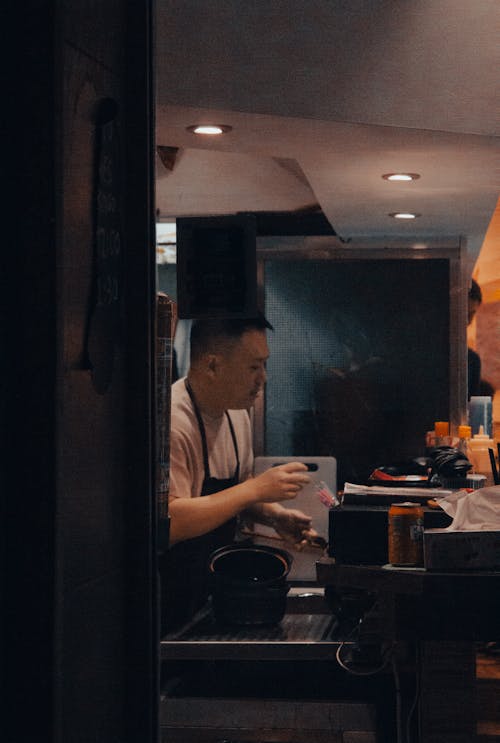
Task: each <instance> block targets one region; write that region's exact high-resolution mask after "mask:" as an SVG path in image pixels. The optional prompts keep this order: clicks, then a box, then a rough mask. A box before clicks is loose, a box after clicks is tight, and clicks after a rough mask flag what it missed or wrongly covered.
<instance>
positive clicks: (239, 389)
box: [162, 317, 313, 629]
mask: <svg viewBox="0 0 500 743" xmlns="http://www.w3.org/2000/svg"><path fill="white" fill-rule="evenodd" d="M266 329H272V327H271V325H270V324H269V323H268V322H267V320H265V318H263V317H258V318H253V319H244V320H200V321H196V322H194V323H193V326H192V329H191V348H190V354H191V360H190V368H189V372H188V375H187V377H186V378H183V379H180V380H178V381H177V382H176V383H175V384H174V385H173V387H172V404H171V434H170V493H169V515H170V544H171V549H170V550H169V552H168V554H167V556H166V563H165V564H163V571H162V572H163V576H164V580H163V583H164V592H165V591H166V593H167V596H166V597H165V598H166V600H165V601H163V611H164V615H163V620H164V621H163V625H164V629H169V628H172V627H173V626H176V625H178V624H180V623H181V622H182V621H185V620H186V619H187V618H188V617H189V616H190V615H191V614H192V613H193V612H194V611H196V609H197V608H199V607H200V606H201V605H202V604H203V603H204V601H205V599H206V597H207V593H208V585H207V564H208V558H209V555H210V554H211V552H213V551H214V550H215V549H217V548H218V547H221V546H223V545H225V544H228V543H230V542H231V541H233V539H234V536H235V532H236V525H237V519H238V517H240V516H243V517H245V518H251V519H252V520H255V521H259V522H261V523H265V524H268V525H272V526H273V527H274V528H275V529H276V531H277V532H278V533H279V534H280V535H281V536H282V537H284V538H285V539H287V540H289V541H291V542H295V543H300V542H301V541H303V540H304V539H305V538H307V536H308V535H311V534H313V532H312V530H311V528H310V527H311V519H310V517H309V516H307V515H305V514H304V513H302V512H301V511H298V510H294V509H288V508H284V507H283V506H282V505H281V504H280V501H284V500H289V499H291V498H294V497H295V496H296V495H297V493H298V492H299V491H300V490H301V488H302V487H303V486H304V485H305V484H306V483H308V482H309V476H308V475H307V467H306V466H305V465H304V464H303V463H301V462H292V463H287V464H284V465H281V466H279V467H273V468H271V469H270V470H268V471H267V472H264V473H262V474H261V475H259V476H258V477H252V469H253V452H252V432H251V423H250V416H249V410H250V408H251V407H252V405H253V404H254V402H255V399H256V397H257V395H258V394H259V393H260V392H261V391H262V388H263V386H264V383H265V380H266V361H267V358H268V357H269V348H268V345H267V340H266Z"/></svg>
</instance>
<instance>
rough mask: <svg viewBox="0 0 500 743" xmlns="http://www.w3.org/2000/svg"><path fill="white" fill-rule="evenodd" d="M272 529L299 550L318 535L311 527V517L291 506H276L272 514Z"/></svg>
mask: <svg viewBox="0 0 500 743" xmlns="http://www.w3.org/2000/svg"><path fill="white" fill-rule="evenodd" d="M272 526H273V528H274V530H275V531H276V532H277V533H278V534H279V535H280V537H282V538H283V539H284V540H285V541H287V542H291V543H292V544H293V545H294V547H295V549H297V550H301V549H303V548H304V547H305V546H306V545H308V544H310V542H311V540H312V539H314V538H315V537H317V536H318V534H317V532H316V531H315V530H314V529H313V528H312V527H311V517H310V516H307V515H306V514H305V513H303V512H302V511H298V510H297V509H293V508H283V507H282V506H279V507H278V506H276V507H275V509H274V513H273V516H272Z"/></svg>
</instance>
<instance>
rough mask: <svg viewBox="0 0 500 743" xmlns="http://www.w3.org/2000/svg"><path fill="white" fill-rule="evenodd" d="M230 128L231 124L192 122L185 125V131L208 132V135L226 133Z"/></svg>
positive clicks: (194, 132)
mask: <svg viewBox="0 0 500 743" xmlns="http://www.w3.org/2000/svg"><path fill="white" fill-rule="evenodd" d="M232 128H233V127H232V126H227V125H226V124H192V125H191V126H187V127H186V129H187V131H188V132H191V133H192V134H208V135H209V136H218V135H219V134H227V132H230V131H231V129H232Z"/></svg>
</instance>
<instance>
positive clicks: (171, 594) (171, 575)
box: [159, 379, 240, 634]
mask: <svg viewBox="0 0 500 743" xmlns="http://www.w3.org/2000/svg"><path fill="white" fill-rule="evenodd" d="M185 384H186V389H187V391H188V394H189V397H190V398H191V402H192V404H193V410H194V413H195V415H196V419H197V421H198V428H199V430H200V437H201V445H202V452H203V467H204V473H205V474H204V479H203V484H202V487H201V493H200V497H203V496H204V495H212V494H213V493H218V492H219V491H221V490H226V488H231V487H233V485H237V484H238V483H239V477H240V461H239V455H238V444H237V441H236V434H235V432H234V428H233V423H232V421H231V418H230V416H229V413H228V412H227V411H226V416H227V420H228V423H229V430H230V431H231V438H232V440H233V445H234V452H235V455H236V469H235V471H234V474H233V476H232V477H227V478H224V479H218V478H217V477H212V476H211V475H210V465H209V462H208V447H207V438H206V434H205V426H204V425H203V419H202V417H201V413H200V410H199V408H198V406H197V404H196V400H195V398H194V395H193V392H192V390H191V387H190V385H189V382H188V380H187V379H186V382H185ZM236 524H237V519H236V518H232V519H229V521H226V522H225V523H224V524H221V525H220V526H219V527H217V528H216V529H214V530H213V531H211V532H208V534H203V535H202V536H200V537H194V538H193V539H186V540H184V541H183V542H179V543H178V544H175V545H173V547H171V548H170V549H169V550H168V552H166V553H165V555H163V556H162V557H160V561H159V563H160V565H159V567H160V583H161V593H162V596H161V625H162V634H164V633H165V632H171V631H172V630H174V629H177V628H178V627H180V626H181V625H182V624H184V623H185V622H187V621H188V620H189V619H190V618H191V617H192V616H193V615H194V614H195V613H196V612H197V611H198V610H199V609H200V608H201V607H202V606H203V604H204V603H205V602H206V600H207V598H208V595H209V571H208V562H209V557H210V555H211V554H212V552H214V551H215V550H216V549H218V548H219V547H224V546H225V545H226V544H231V543H232V542H233V541H234V537H235V532H236Z"/></svg>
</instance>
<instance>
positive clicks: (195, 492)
mask: <svg viewBox="0 0 500 743" xmlns="http://www.w3.org/2000/svg"><path fill="white" fill-rule="evenodd" d="M228 412H229V415H230V417H231V422H232V424H233V428H234V433H235V435H236V441H237V444H238V455H239V460H240V478H239V479H240V482H243V481H244V480H247V479H248V478H249V477H250V476H251V474H252V470H253V449H252V430H251V424H250V416H249V415H248V412H247V411H246V410H229V411H228ZM202 419H203V424H204V427H205V436H206V439H207V448H208V461H209V467H210V476H211V477H217V478H220V479H226V478H228V477H232V476H233V475H234V472H235V470H236V453H235V450H234V444H233V439H232V436H231V431H230V428H229V422H228V420H227V416H226V415H225V414H224V415H222V416H220V417H217V418H211V417H210V416H207V415H205V414H203V415H202ZM204 478H205V470H204V465H203V449H202V443H201V436H200V429H199V426H198V420H197V418H196V414H195V412H194V409H193V403H192V402H191V398H190V397H189V393H188V391H187V389H186V385H185V380H184V378H182V379H179V380H178V381H177V382H175V383H174V384H173V385H172V400H171V424H170V492H169V498H197V497H198V496H199V495H201V488H202V484H203V480H204Z"/></svg>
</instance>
